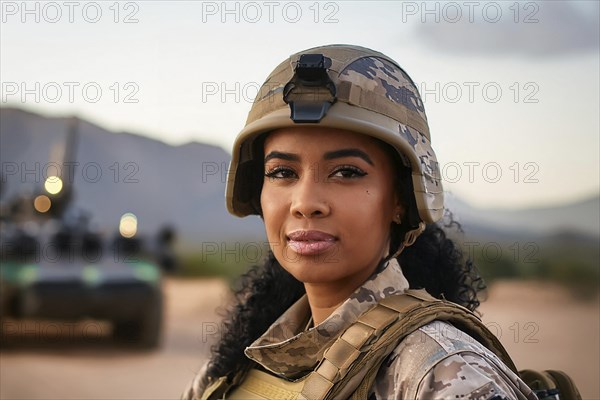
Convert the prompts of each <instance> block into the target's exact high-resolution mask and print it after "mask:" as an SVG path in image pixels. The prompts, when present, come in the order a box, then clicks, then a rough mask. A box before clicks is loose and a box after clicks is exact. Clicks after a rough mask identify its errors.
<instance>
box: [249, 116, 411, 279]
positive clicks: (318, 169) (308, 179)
mask: <svg viewBox="0 0 600 400" xmlns="http://www.w3.org/2000/svg"><path fill="white" fill-rule="evenodd" d="M264 154H265V158H264V172H265V177H264V183H263V188H262V193H261V206H262V212H263V218H264V222H265V227H266V232H267V238H268V240H269V243H270V245H271V248H272V250H273V253H274V254H275V257H276V258H277V260H278V261H279V263H280V264H281V265H282V266H283V268H285V269H286V270H287V271H288V272H289V273H291V274H292V275H293V276H294V277H295V278H296V279H298V280H299V281H301V282H304V283H311V284H320V283H335V284H341V285H342V286H344V287H347V288H351V289H354V288H356V287H358V286H360V285H361V284H362V283H363V282H364V281H365V280H366V279H367V278H368V277H369V276H370V275H371V274H372V273H373V272H374V270H375V269H376V267H377V265H378V264H379V262H380V261H381V259H382V258H383V257H385V256H386V255H387V251H388V249H389V236H390V228H391V224H392V223H393V221H394V220H395V219H396V218H395V217H396V215H397V214H398V213H400V214H403V210H402V208H401V206H400V205H399V203H398V198H397V196H396V191H395V190H394V171H393V163H392V160H391V158H390V156H389V155H388V154H387V153H386V152H385V150H384V149H383V148H382V147H381V146H380V145H379V144H378V143H377V142H376V140H375V139H372V138H369V137H368V136H365V135H360V134H356V133H353V132H350V131H345V130H339V129H331V128H306V127H298V128H296V127H294V128H285V129H279V130H276V131H274V132H273V133H271V134H269V136H268V137H267V139H266V141H265V145H264Z"/></svg>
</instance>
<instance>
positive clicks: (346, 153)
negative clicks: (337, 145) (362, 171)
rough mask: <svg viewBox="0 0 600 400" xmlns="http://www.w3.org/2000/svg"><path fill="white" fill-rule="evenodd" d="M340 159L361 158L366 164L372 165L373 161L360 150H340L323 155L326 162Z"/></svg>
mask: <svg viewBox="0 0 600 400" xmlns="http://www.w3.org/2000/svg"><path fill="white" fill-rule="evenodd" d="M342 157H358V158H362V159H363V160H365V161H366V162H367V163H369V164H371V165H374V164H373V160H371V157H369V155H368V154H367V153H365V152H364V151H362V150H360V149H340V150H334V151H328V152H327V153H325V156H324V157H323V158H325V159H326V160H333V159H334V158H342Z"/></svg>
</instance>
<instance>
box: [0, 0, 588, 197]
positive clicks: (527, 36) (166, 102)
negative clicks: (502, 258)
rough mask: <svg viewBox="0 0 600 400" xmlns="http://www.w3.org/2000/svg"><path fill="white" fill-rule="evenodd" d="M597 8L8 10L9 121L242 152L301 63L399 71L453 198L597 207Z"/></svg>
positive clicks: (496, 4) (156, 5)
mask: <svg viewBox="0 0 600 400" xmlns="http://www.w3.org/2000/svg"><path fill="white" fill-rule="evenodd" d="M599 13H600V8H599V2H597V1H582V2H566V1H547V2H536V1H522V2H517V1H486V2H479V1H472V2H467V1H464V2H463V1H456V2H438V1H430V2H422V1H416V2H413V1H403V2H391V1H390V2H366V1H351V2H337V1H335V2H334V1H324V2H316V1H307V2H294V1H266V2H234V1H232V2H226V3H225V2H221V1H218V2H212V1H207V2H200V1H169V2H167V1H122V2H116V1H96V2H93V1H92V2H88V1H83V2H80V1H72V2H63V1H57V2H39V1H27V2H22V1H2V2H1V30H0V81H1V93H0V95H1V100H0V101H1V103H0V106H3V107H8V106H10V107H22V108H25V109H27V110H30V111H34V112H39V113H42V114H44V115H47V116H63V115H72V114H76V115H78V116H80V117H82V118H85V119H88V120H90V121H92V122H93V123H96V124H98V125H100V126H102V127H104V128H106V129H109V130H113V131H116V132H120V131H127V132H132V133H136V134H140V135H145V136H148V137H152V138H155V139H159V140H162V141H165V142H167V143H170V144H173V145H180V144H185V143H188V142H191V141H199V142H204V143H209V144H214V145H218V146H221V147H222V148H224V149H225V150H226V151H228V152H231V145H232V143H233V141H234V139H235V136H236V135H237V133H238V132H239V131H240V130H241V129H242V128H243V126H244V122H245V119H246V116H247V113H248V111H249V110H250V107H251V103H252V101H253V97H254V95H255V94H256V92H257V90H258V87H259V86H260V84H261V83H262V82H263V81H264V79H265V78H266V77H267V76H268V74H269V73H270V72H271V70H272V69H273V68H274V67H275V66H276V65H278V64H279V63H280V62H281V61H283V60H285V59H286V58H287V57H289V55H291V54H293V53H295V52H297V51H300V50H303V49H306V48H310V47H314V46H318V45H322V44H329V43H349V44H357V45H361V46H364V47H368V48H372V49H374V50H378V51H380V52H383V53H385V54H387V55H388V56H390V57H391V58H393V59H395V60H396V61H397V62H398V63H399V64H400V65H401V66H402V67H403V68H404V69H405V70H406V71H407V72H408V74H409V75H410V76H411V77H412V79H413V80H414V81H415V82H416V83H417V86H418V89H419V90H420V91H421V95H422V97H423V99H424V103H425V108H426V112H427V116H428V120H429V125H430V130H431V135H432V144H433V147H434V149H435V151H436V153H437V155H438V160H439V162H440V165H441V170H442V176H443V178H444V189H445V190H446V191H447V192H449V193H451V194H453V195H456V196H457V197H459V198H461V199H463V200H464V201H466V202H468V203H470V204H471V205H473V206H476V207H481V208H507V209H516V208H525V207H545V206H553V205H559V204H563V203H569V202H573V201H577V200H580V199H584V198H586V197H590V196H594V195H598V193H599V190H600V189H599V187H600V184H599V181H600V175H599V174H600V172H599V171H600V165H599V152H600V150H599V149H600V143H599V137H600V126H599V120H600V118H599V111H598V110H599V109H600V99H599V98H600V82H599V72H598V71H600V62H599V55H600V50H599V47H600V45H599V37H600V31H599V18H600V17H599Z"/></svg>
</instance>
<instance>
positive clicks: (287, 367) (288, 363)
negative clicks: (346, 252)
mask: <svg viewBox="0 0 600 400" xmlns="http://www.w3.org/2000/svg"><path fill="white" fill-rule="evenodd" d="M407 289H408V281H407V280H406V278H405V277H404V275H403V274H402V270H401V269H400V265H398V262H397V261H396V259H392V260H390V261H389V262H388V264H387V266H386V267H385V268H383V270H381V271H380V272H378V273H376V274H374V275H372V276H371V277H370V278H369V279H367V280H366V281H365V283H364V284H363V285H362V286H361V287H359V288H358V289H356V291H354V293H353V294H352V295H351V296H350V297H349V298H348V299H347V300H346V301H345V302H344V303H342V305H340V306H339V307H338V308H337V309H336V310H335V311H334V312H333V313H332V314H331V315H330V316H329V317H328V318H327V319H325V320H324V321H323V322H321V323H320V324H319V325H317V326H315V327H313V328H311V329H309V330H307V331H304V328H305V326H306V324H307V322H308V320H309V318H310V307H309V304H308V299H307V297H306V295H304V296H303V297H301V298H300V299H299V300H298V301H297V302H296V303H294V304H293V305H292V306H291V307H290V308H289V309H288V310H287V311H286V312H284V313H283V314H282V315H281V316H280V317H279V318H278V319H277V320H276V321H275V322H274V323H273V324H272V325H271V326H270V327H269V329H267V331H266V332H265V333H264V334H263V335H262V336H261V337H259V338H258V339H257V340H256V341H254V343H252V344H251V345H250V346H249V347H247V348H246V350H245V353H246V356H247V357H248V358H250V359H251V360H253V361H255V362H257V363H258V364H260V365H262V366H263V367H264V368H265V369H267V370H268V371H271V372H273V373H274V374H276V375H280V376H283V377H285V378H288V379H297V378H299V377H302V376H303V375H306V374H307V373H308V372H310V371H312V370H313V369H314V367H315V366H316V365H317V363H318V362H319V361H320V360H321V358H322V356H323V353H324V352H325V350H326V349H327V348H328V347H329V346H330V345H331V344H332V343H333V341H334V340H335V339H336V338H337V337H338V336H339V335H340V334H341V333H342V332H343V331H344V330H345V329H346V328H348V327H349V326H350V325H351V324H352V323H353V322H354V321H355V320H356V319H357V318H358V316H359V315H360V314H362V313H363V312H365V311H367V310H368V309H369V308H371V307H372V306H373V305H375V304H376V303H377V302H379V301H380V300H381V299H383V298H384V297H388V296H392V295H395V294H401V293H404V292H405V291H406V290H407Z"/></svg>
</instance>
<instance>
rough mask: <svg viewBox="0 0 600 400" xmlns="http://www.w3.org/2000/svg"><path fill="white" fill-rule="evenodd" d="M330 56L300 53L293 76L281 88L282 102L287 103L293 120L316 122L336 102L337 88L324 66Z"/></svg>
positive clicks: (329, 63) (328, 61) (328, 64)
mask: <svg viewBox="0 0 600 400" xmlns="http://www.w3.org/2000/svg"><path fill="white" fill-rule="evenodd" d="M330 66H331V59H330V58H328V57H325V56H324V55H323V54H302V55H301V56H300V58H299V59H298V62H297V63H296V67H295V68H294V76H292V79H290V81H289V82H288V83H286V85H285V86H284V88H283V101H284V102H285V103H286V104H289V106H290V118H291V119H292V120H293V121H294V122H295V123H318V122H319V121H321V119H322V118H323V117H324V116H325V114H327V111H328V110H329V107H331V105H332V104H333V103H335V101H336V87H335V84H334V83H333V81H332V80H331V78H330V77H329V75H328V74H327V69H328V68H329V67H330Z"/></svg>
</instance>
